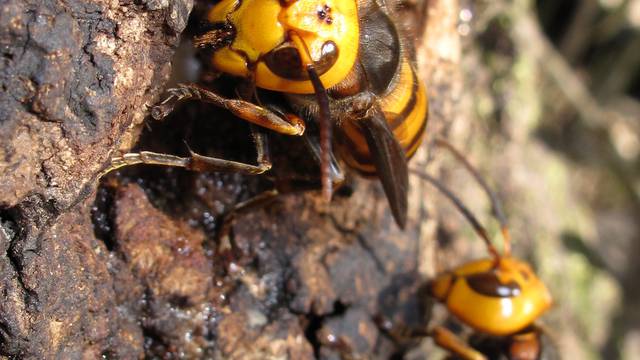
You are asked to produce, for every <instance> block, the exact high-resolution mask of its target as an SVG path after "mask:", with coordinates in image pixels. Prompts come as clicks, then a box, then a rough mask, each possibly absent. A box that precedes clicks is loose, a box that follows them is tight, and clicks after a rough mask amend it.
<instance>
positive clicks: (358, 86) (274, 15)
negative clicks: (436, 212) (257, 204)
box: [105, 0, 428, 227]
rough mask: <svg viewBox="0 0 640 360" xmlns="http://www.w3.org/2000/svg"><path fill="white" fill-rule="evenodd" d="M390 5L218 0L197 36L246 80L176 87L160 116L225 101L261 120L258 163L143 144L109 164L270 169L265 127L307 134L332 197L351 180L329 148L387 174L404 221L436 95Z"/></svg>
mask: <svg viewBox="0 0 640 360" xmlns="http://www.w3.org/2000/svg"><path fill="white" fill-rule="evenodd" d="M391 16H392V9H389V8H388V6H387V5H386V4H385V3H384V2H383V1H379V0H373V1H360V0H358V1H356V0H222V1H220V2H219V3H217V4H216V5H215V6H213V7H212V8H211V9H210V10H209V11H208V14H207V18H206V23H207V28H206V29H205V30H204V31H203V32H202V33H201V34H200V35H199V36H196V37H195V38H194V44H195V46H196V47H198V48H200V49H202V50H204V51H207V53H208V54H210V56H209V57H208V59H209V61H210V65H211V66H212V67H213V68H214V69H215V70H216V71H217V72H219V73H221V74H224V75H228V76H230V77H234V78H236V79H238V84H239V85H238V91H236V93H237V94H238V96H237V98H232V99H231V98H225V97H222V96H220V95H218V94H216V93H215V92H213V91H210V90H208V89H205V88H203V87H202V86H199V85H195V84H183V85H180V86H178V87H177V88H173V89H170V90H169V94H170V96H169V97H168V98H167V99H166V100H165V101H163V102H162V103H160V104H159V105H158V106H155V107H154V108H153V109H152V116H153V117H154V118H156V119H162V118H164V117H165V116H166V115H167V114H168V113H169V112H171V111H172V109H173V108H174V106H175V105H176V103H177V102H179V101H183V100H187V99H197V100H199V101H204V102H208V103H211V104H215V105H217V106H219V107H222V108H225V109H227V110H228V111H230V112H231V113H233V114H234V115H235V116H237V117H238V118H240V119H243V120H246V121H248V122H250V123H252V124H254V125H257V126H252V133H253V137H254V139H255V144H256V154H257V160H256V163H255V164H247V163H240V162H234V161H229V160H226V159H221V158H214V157H208V156H202V155H199V154H197V153H194V152H191V153H190V156H189V157H178V156H174V155H167V154H159V153H153V152H147V151H143V152H140V153H128V154H125V155H123V156H122V157H117V158H114V159H112V163H111V165H110V166H109V167H108V168H107V169H106V171H105V173H106V172H108V171H111V170H113V169H116V168H119V167H122V166H127V165H133V164H140V163H144V164H157V165H165V166H177V167H183V168H186V169H190V170H195V171H236V172H241V173H245V174H261V173H264V172H265V171H268V170H269V169H270V168H271V161H270V157H269V153H268V147H267V145H266V141H267V139H266V137H265V136H266V135H267V134H266V133H264V129H269V130H272V131H275V132H277V133H280V134H287V135H293V136H303V137H304V140H305V143H306V144H307V145H308V148H309V149H310V150H311V154H313V158H314V159H315V160H316V161H317V162H318V164H319V165H320V174H321V177H320V181H321V187H322V194H323V197H324V198H325V199H327V200H329V199H330V198H331V194H332V188H333V187H334V186H337V185H339V184H340V183H341V182H342V181H343V179H344V175H343V173H342V171H341V169H340V167H339V164H338V162H337V161H336V158H335V156H334V152H333V151H332V147H335V148H336V150H337V151H336V154H337V155H339V158H340V159H342V160H343V161H344V162H345V163H346V164H347V165H348V166H349V167H351V168H353V169H356V170H357V171H359V172H360V173H361V174H363V175H368V176H376V177H378V178H379V179H380V181H381V182H382V186H383V188H384V191H385V194H386V196H387V199H388V200H389V204H390V207H391V211H392V213H393V216H394V218H395V220H396V222H397V224H398V225H399V226H400V227H404V226H405V223H406V218H407V191H408V190H407V188H408V170H407V159H409V158H410V157H411V156H412V155H413V154H414V153H415V151H416V149H417V148H418V147H419V146H420V144H421V142H422V137H423V133H424V130H425V126H426V123H427V113H428V105H427V96H426V91H425V87H424V85H423V84H422V82H420V81H419V80H418V78H417V76H416V71H415V69H414V67H413V60H412V59H410V58H409V53H410V51H409V49H408V47H407V45H406V44H404V43H403V42H402V36H401V34H400V33H399V31H398V28H397V26H396V25H395V24H394V22H393V21H392V17H391ZM246 89H250V91H246ZM269 91H271V92H277V93H280V94H281V95H282V97H284V99H285V100H286V101H285V103H286V104H285V108H283V107H282V104H281V102H282V101H280V102H279V103H269V101H268V100H267V99H268V98H272V97H269V96H262V95H263V94H265V93H268V92H269ZM305 129H306V130H307V131H306V132H305ZM309 130H313V131H309Z"/></svg>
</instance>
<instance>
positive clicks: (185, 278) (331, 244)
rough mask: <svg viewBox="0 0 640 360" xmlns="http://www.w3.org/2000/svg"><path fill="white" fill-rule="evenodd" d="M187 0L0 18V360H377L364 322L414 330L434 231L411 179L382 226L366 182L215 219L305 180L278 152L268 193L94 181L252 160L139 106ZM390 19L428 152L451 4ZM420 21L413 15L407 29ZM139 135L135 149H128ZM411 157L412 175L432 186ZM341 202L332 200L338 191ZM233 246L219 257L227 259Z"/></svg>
mask: <svg viewBox="0 0 640 360" xmlns="http://www.w3.org/2000/svg"><path fill="white" fill-rule="evenodd" d="M191 6H192V4H191V2H190V1H188V0H185V1H146V2H143V3H142V4H140V3H138V2H122V1H121V2H108V3H105V2H100V1H90V0H84V1H73V2H66V3H56V2H44V3H40V2H37V1H26V2H25V1H15V0H14V1H6V2H5V5H3V6H2V12H1V15H0V25H1V27H0V29H2V30H0V31H1V32H0V41H1V42H2V44H3V46H4V47H3V54H4V59H3V66H2V68H1V71H0V74H1V76H2V77H1V78H0V82H1V84H2V86H3V90H4V91H3V93H2V94H1V95H0V99H1V105H0V114H2V117H1V118H0V121H1V122H0V126H1V127H0V132H2V136H3V137H2V138H3V140H2V143H1V147H0V152H2V156H0V169H2V171H1V173H0V204H1V211H0V220H1V228H0V230H2V231H0V245H1V247H2V250H3V251H2V252H0V254H1V255H0V264H2V265H1V267H0V272H1V273H2V276H1V278H0V279H1V282H0V290H1V293H2V294H3V295H2V302H1V303H0V355H3V356H8V357H20V358H55V357H63V358H80V357H82V358H97V357H99V356H103V357H106V358H127V359H128V358H142V357H145V356H148V357H153V356H158V357H171V356H178V357H186V358H230V359H241V358H242V359H246V358H255V359H262V358H281V357H288V358H292V359H303V358H313V357H314V356H315V357H321V358H337V357H339V356H352V357H354V358H358V357H361V358H372V357H376V358H388V357H389V356H390V355H391V354H393V353H396V352H398V351H403V349H401V348H398V347H397V345H396V344H393V343H392V342H391V341H390V340H389V339H388V338H387V337H385V336H383V335H382V334H381V332H380V331H379V329H378V327H377V326H376V324H375V322H374V320H373V319H374V317H375V316H376V315H378V314H384V315H386V316H388V317H390V318H392V319H394V320H397V321H402V322H404V323H407V324H410V325H411V324H417V325H420V324H426V321H427V320H428V312H429V311H428V307H427V306H425V303H424V301H423V299H422V298H420V297H419V296H417V295H416V294H417V293H418V289H419V287H420V285H421V283H422V279H423V275H424V274H425V273H433V266H432V261H431V258H432V257H433V246H434V245H433V243H434V242H433V241H432V240H433V237H434V231H435V224H434V221H433V214H434V213H435V210H434V205H433V201H432V200H430V199H429V196H428V195H427V194H428V193H432V192H433V190H431V189H428V190H427V188H426V185H425V184H422V183H420V182H419V181H417V180H415V179H412V180H411V182H412V183H411V192H410V208H409V222H408V225H407V229H406V230H405V231H401V230H399V229H398V228H397V226H396V225H395V223H394V221H393V219H392V217H391V215H390V212H389V209H388V205H387V202H386V199H385V197H384V194H383V192H382V188H381V187H380V185H379V183H378V182H377V181H370V180H367V179H362V178H359V177H358V176H356V175H353V176H351V177H350V179H349V185H348V187H347V188H346V189H345V190H343V191H340V192H339V193H338V194H337V195H336V196H335V200H334V201H333V202H332V203H331V205H330V206H327V205H325V204H324V203H322V202H321V201H320V200H319V197H318V194H317V193H315V192H308V193H292V194H286V195H284V196H281V197H279V198H278V199H277V200H276V201H275V202H274V203H272V204H269V205H266V206H264V207H259V208H257V209H253V210H251V211H249V212H246V213H242V214H238V215H237V216H236V217H235V219H234V221H233V222H232V224H231V231H230V233H229V234H227V235H226V236H222V237H220V236H219V234H220V233H221V232H220V227H221V225H220V218H221V215H222V214H223V213H225V212H226V211H228V210H229V209H231V208H232V207H233V206H234V205H235V204H237V203H238V202H240V201H243V200H246V199H248V198H250V197H251V196H253V195H256V194H259V193H260V192H261V191H263V190H265V189H269V188H271V187H272V186H273V184H274V181H272V180H273V179H274V178H278V177H279V176H283V175H287V174H290V173H292V172H302V173H305V172H306V171H307V170H308V168H309V167H310V166H309V165H308V158H305V157H304V156H303V155H299V154H303V153H304V151H302V150H301V149H303V147H302V144H301V143H300V142H299V141H296V140H295V139H290V138H276V139H275V141H274V144H273V145H274V146H273V148H274V170H273V172H272V174H273V176H261V177H246V176H240V175H238V174H211V173H209V174H204V173H191V172H186V171H181V170H176V169H167V168H153V167H149V166H140V167H135V168H130V169H125V170H123V171H119V172H117V173H116V174H113V175H110V176H108V177H107V178H106V179H104V180H103V181H102V182H101V183H100V185H99V187H98V186H97V184H96V176H97V174H98V172H99V170H100V169H102V168H103V167H104V166H105V164H106V163H107V162H108V160H109V158H110V156H112V155H113V154H114V153H115V151H119V150H122V151H126V150H129V149H130V148H131V147H132V146H133V145H134V144H135V143H136V142H137V145H136V148H137V149H142V150H155V151H162V152H168V153H172V154H184V153H186V147H185V145H184V142H183V141H186V142H188V143H189V145H190V146H193V147H194V149H197V150H198V152H201V153H206V154H218V155H221V154H223V155H228V156H229V157H236V158H238V159H239V160H247V161H251V158H252V157H253V156H255V155H254V154H253V153H252V143H251V139H250V136H249V132H248V128H247V126H246V124H243V123H239V122H238V121H234V119H233V118H232V117H231V116H229V115H228V114H225V113H224V112H223V111H220V110H219V109H215V108H212V107H210V106H207V105H203V104H199V103H191V104H187V105H186V106H184V107H182V108H181V109H179V110H178V111H176V112H175V113H174V114H172V115H171V116H170V117H169V118H168V119H166V121H164V122H162V123H155V122H152V121H149V122H148V125H149V126H148V127H149V128H150V129H151V130H149V129H147V130H144V131H142V126H141V125H142V124H143V122H144V121H145V116H147V109H146V106H145V105H146V104H151V103H153V102H154V101H156V100H157V98H156V96H157V95H158V93H159V90H160V89H161V87H162V86H163V84H164V82H165V81H166V79H167V77H168V75H169V71H170V65H169V64H170V58H171V57H172V55H173V52H174V49H175V46H176V45H177V41H178V34H179V33H180V32H181V31H182V30H183V28H184V27H185V26H186V23H187V21H186V19H187V17H188V13H189V11H190V9H191ZM413 6H414V8H412V7H409V8H407V10H406V11H407V12H408V13H409V14H412V15H414V16H415V15H416V14H418V16H416V17H415V18H413V19H409V17H403V18H402V19H405V20H406V19H408V20H407V21H408V22H409V25H411V26H412V28H411V29H412V32H413V33H414V34H416V37H412V38H419V39H422V40H423V41H422V42H421V43H420V44H421V45H419V46H418V47H417V54H418V59H419V68H420V71H421V74H422V75H423V77H424V79H425V81H426V83H427V86H428V88H429V95H430V99H431V110H430V111H431V118H430V124H429V126H428V132H429V133H430V134H434V133H439V134H446V133H447V131H448V130H447V129H448V128H449V126H450V124H451V123H452V122H454V121H458V120H456V119H457V118H459V115H458V114H459V112H458V110H457V109H458V108H457V104H458V102H459V99H460V93H461V91H462V84H461V76H460V72H459V69H458V67H459V61H460V44H459V39H458V36H459V35H458V33H457V31H456V26H457V14H458V3H457V1H454V0H441V1H435V0H433V1H429V3H422V2H418V3H416V4H414V5H413ZM422 16H424V17H422ZM141 132H142V135H140V133H141ZM426 153H427V149H426V146H425V147H423V149H421V150H420V151H419V153H418V154H417V155H416V157H415V159H414V160H412V164H414V165H415V166H417V167H426V166H427V163H428V164H429V165H428V167H429V171H431V172H437V169H438V163H437V162H434V161H428V158H427V156H426ZM349 190H351V191H349ZM232 243H233V244H235V245H236V246H237V249H236V250H237V251H235V250H234V249H235V248H232V247H230V244H232Z"/></svg>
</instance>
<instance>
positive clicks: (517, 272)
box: [429, 256, 552, 336]
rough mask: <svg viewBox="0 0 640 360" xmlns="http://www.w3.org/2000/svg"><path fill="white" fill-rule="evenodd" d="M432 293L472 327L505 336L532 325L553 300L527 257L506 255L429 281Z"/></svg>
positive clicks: (466, 265)
mask: <svg viewBox="0 0 640 360" xmlns="http://www.w3.org/2000/svg"><path fill="white" fill-rule="evenodd" d="M429 289H430V291H431V294H432V295H433V296H434V297H435V298H436V299H437V300H438V301H440V302H442V303H443V304H445V305H446V307H447V309H448V310H449V312H451V313H452V314H453V315H455V316H456V317H458V318H459V319H460V320H461V321H462V322H464V323H465V324H467V325H469V326H470V327H472V328H474V329H476V330H479V331H482V332H484V333H487V334H490V335H496V336H504V335H509V334H513V333H516V332H517V331H519V330H521V329H523V328H525V327H527V326H529V325H531V324H532V323H533V322H534V320H536V319H537V318H538V317H540V315H542V313H544V312H545V311H546V310H547V309H548V308H549V307H550V306H551V303H552V299H551V294H550V293H549V290H547V287H546V286H545V285H544V283H542V281H540V279H539V278H538V277H537V276H536V274H535V273H534V272H533V271H532V270H531V267H530V266H529V265H528V264H527V263H526V262H524V261H521V260H518V259H516V258H513V257H510V256H506V257H501V258H500V259H499V263H498V264H497V266H495V261H494V260H493V259H483V260H477V261H473V262H470V263H467V264H464V265H462V266H460V267H458V268H456V269H454V270H453V271H450V272H446V273H444V274H442V275H439V276H438V277H436V278H435V279H434V280H433V281H431V282H430V283H429Z"/></svg>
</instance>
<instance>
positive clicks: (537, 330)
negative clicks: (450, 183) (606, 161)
mask: <svg viewBox="0 0 640 360" xmlns="http://www.w3.org/2000/svg"><path fill="white" fill-rule="evenodd" d="M435 144H436V145H438V146H441V147H444V148H446V149H448V150H449V151H450V152H451V153H452V154H453V155H454V156H455V157H456V158H457V159H458V160H459V161H460V162H461V163H463V164H464V166H465V168H466V169H467V170H468V171H469V172H470V173H471V174H472V175H473V177H474V178H475V180H476V181H477V182H478V183H479V184H480V185H481V187H482V188H483V190H484V191H485V192H486V193H487V194H488V196H489V198H490V200H491V204H492V208H493V213H494V215H495V217H496V218H497V219H498V221H499V223H500V225H501V231H502V236H503V238H504V250H503V253H502V254H500V253H499V252H498V250H497V249H496V248H495V247H494V246H493V244H492V243H491V241H490V239H489V235H488V234H487V231H486V230H485V228H484V227H483V226H482V225H481V224H480V222H479V221H478V220H477V219H476V218H475V216H473V214H472V213H471V212H470V211H469V210H468V208H467V207H466V206H465V205H464V204H463V203H462V202H461V201H460V200H459V199H458V198H457V197H456V196H455V195H454V194H453V193H452V192H451V191H450V190H449V189H448V188H446V187H445V186H444V185H443V184H441V183H440V182H439V181H438V180H436V179H435V178H433V177H432V176H430V175H429V174H426V173H424V172H421V171H418V170H414V169H412V170H411V172H412V173H414V174H415V175H417V176H419V177H420V178H422V179H424V180H426V181H428V182H429V183H431V184H433V185H434V186H435V187H436V188H437V189H438V190H439V191H440V192H441V193H442V194H444V195H445V196H446V197H447V198H448V199H449V200H450V201H451V202H452V203H453V204H454V205H455V207H456V208H457V209H458V210H459V211H460V212H461V213H462V214H463V215H464V217H465V218H466V219H467V220H468V221H469V222H470V223H471V225H472V226H473V228H474V230H475V232H476V233H477V234H478V235H479V236H480V237H481V238H482V239H483V241H484V242H485V244H486V246H487V249H488V251H489V253H490V255H491V257H490V258H488V259H481V260H475V261H471V262H469V263H466V264H463V265H461V266H458V267H456V268H454V269H453V270H449V271H446V272H444V273H442V274H440V275H438V276H436V277H435V278H434V279H432V280H431V281H429V282H428V283H427V285H426V288H427V292H428V293H429V294H430V295H431V296H432V297H433V298H435V299H436V300H437V301H438V302H440V303H442V304H443V305H445V306H446V308H447V311H448V312H449V313H450V314H453V315H454V316H455V317H456V318H458V319H459V320H460V321H461V322H462V323H464V324H466V325H467V326H469V327H470V328H472V329H473V330H475V331H476V335H475V336H472V338H474V339H476V340H478V341H479V342H478V343H476V344H474V346H476V347H477V348H482V349H485V346H489V345H487V344H491V345H490V347H491V348H492V351H497V352H498V353H499V354H500V355H501V356H506V357H507V358H508V359H540V358H541V357H540V354H541V353H542V352H543V350H547V349H544V346H543V343H545V344H546V343H547V341H546V339H543V336H546V335H544V334H543V331H542V328H541V327H540V326H538V325H535V324H534V322H535V320H537V319H538V318H539V317H540V316H541V315H542V314H543V313H544V312H545V311H546V310H547V309H549V307H550V306H551V303H552V298H551V294H550V293H549V290H548V289H547V288H546V286H545V285H544V283H543V282H542V281H541V280H540V279H539V278H538V277H537V276H536V274H535V273H534V272H533V270H532V269H531V267H530V266H529V265H528V264H527V263H526V262H525V261H523V260H520V259H517V258H515V257H513V256H512V255H511V240H510V235H509V231H508V227H507V222H506V218H505V216H504V213H503V210H502V206H501V204H500V202H499V201H498V198H497V196H496V195H495V194H494V192H493V191H492V190H491V189H490V188H489V186H488V185H487V183H486V182H485V181H484V179H482V177H481V176H480V174H479V173H478V172H477V171H476V170H475V168H474V167H473V166H472V165H471V164H470V163H469V162H468V161H467V160H466V158H465V157H464V155H462V153H460V152H459V151H458V150H456V149H455V148H454V147H453V146H452V145H451V144H449V143H448V142H446V141H444V140H436V141H435ZM380 323H381V325H382V327H383V328H385V329H387V330H390V329H391V328H392V327H393V325H392V324H390V322H388V321H383V320H381V321H380ZM396 331H398V330H397V329H396ZM400 332H401V333H402V336H403V337H406V336H410V337H421V336H431V337H432V338H433V339H434V341H435V342H436V344H438V345H439V346H441V347H443V348H444V349H446V350H448V351H450V352H451V353H452V354H454V355H456V356H458V357H460V358H463V359H473V360H478V359H486V358H487V357H486V356H485V354H484V353H482V352H480V351H478V350H477V349H475V348H472V347H470V346H469V345H467V344H466V343H465V342H463V341H462V340H461V339H460V338H458V337H457V336H456V335H455V334H453V333H452V332H451V331H449V330H447V329H445V328H444V327H441V326H436V327H434V328H432V329H402V330H401V331H400ZM487 351H488V350H487ZM552 351H555V350H553V349H549V352H550V353H551V352H552ZM491 358H493V356H492V357H491Z"/></svg>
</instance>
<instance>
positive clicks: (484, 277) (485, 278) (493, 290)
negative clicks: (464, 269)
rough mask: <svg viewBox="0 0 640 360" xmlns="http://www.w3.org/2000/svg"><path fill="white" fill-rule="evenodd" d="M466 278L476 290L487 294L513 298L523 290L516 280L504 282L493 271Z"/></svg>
mask: <svg viewBox="0 0 640 360" xmlns="http://www.w3.org/2000/svg"><path fill="white" fill-rule="evenodd" d="M466 280H467V284H469V287H471V288H472V289H473V290H474V291H475V292H477V293H479V294H482V295H486V296H491V297H499V298H511V297H516V296H518V295H520V292H521V289H520V285H518V284H517V283H516V282H514V281H510V282H509V283H507V284H503V283H502V282H500V279H498V277H497V276H496V274H495V273H493V272H485V273H480V274H473V275H468V276H467V277H466Z"/></svg>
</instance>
